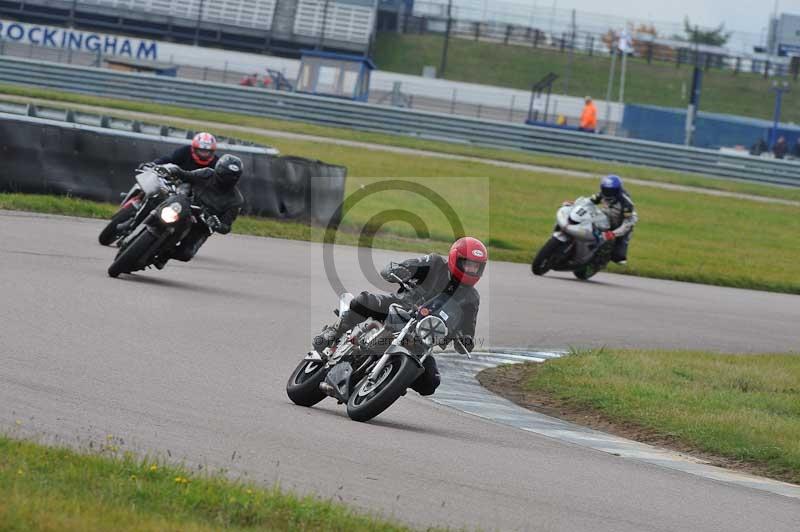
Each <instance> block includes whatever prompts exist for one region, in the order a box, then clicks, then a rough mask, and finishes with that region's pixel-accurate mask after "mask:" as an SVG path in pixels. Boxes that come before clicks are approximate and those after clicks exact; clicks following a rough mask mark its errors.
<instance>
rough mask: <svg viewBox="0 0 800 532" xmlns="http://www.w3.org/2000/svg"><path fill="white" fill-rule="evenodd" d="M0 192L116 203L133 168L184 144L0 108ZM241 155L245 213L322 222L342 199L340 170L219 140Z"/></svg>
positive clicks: (223, 147)
mask: <svg viewBox="0 0 800 532" xmlns="http://www.w3.org/2000/svg"><path fill="white" fill-rule="evenodd" d="M0 139H2V144H1V146H2V150H3V162H4V164H3V167H4V168H3V172H2V175H0V190H1V191H4V192H24V193H31V194H59V195H71V196H76V197H80V198H86V199H90V200H95V201H105V202H112V203H116V202H118V201H119V195H120V193H121V192H127V191H128V189H130V187H131V185H132V184H133V182H134V169H135V168H136V167H137V165H139V163H141V162H145V161H152V160H154V159H156V158H157V157H160V156H162V155H164V154H166V153H170V152H171V151H172V150H174V149H176V148H177V147H179V146H180V145H182V144H186V143H188V142H189V141H188V140H185V139H176V138H170V137H161V136H157V135H147V134H143V133H132V132H126V131H115V130H109V129H103V128H99V127H92V126H86V125H80V124H69V123H64V122H60V121H55V120H48V119H41V118H33V117H24V116H17V115H10V114H5V113H0ZM217 151H218V153H232V154H234V155H236V156H238V157H240V158H241V159H242V162H243V164H244V175H243V176H242V179H241V181H240V186H239V188H240V189H241V191H242V194H243V195H244V197H245V200H246V206H245V209H244V213H245V214H253V215H258V216H269V217H273V218H293V219H307V220H311V221H315V222H320V223H328V222H329V221H330V219H331V217H332V216H334V214H335V213H336V209H337V207H338V206H339V205H340V203H341V202H342V200H343V198H344V187H345V178H346V175H347V169H346V168H345V167H342V166H336V165H331V164H327V163H324V162H322V161H313V160H309V159H302V158H299V157H276V156H274V155H270V153H268V150H267V149H265V148H258V147H251V146H241V145H233V146H229V145H225V144H220V145H219V147H218V150H217Z"/></svg>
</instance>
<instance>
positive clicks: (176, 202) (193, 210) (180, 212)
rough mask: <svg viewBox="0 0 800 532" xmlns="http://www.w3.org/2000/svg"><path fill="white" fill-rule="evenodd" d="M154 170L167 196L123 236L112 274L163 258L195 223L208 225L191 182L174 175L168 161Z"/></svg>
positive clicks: (143, 267) (117, 274)
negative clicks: (171, 175) (193, 197)
mask: <svg viewBox="0 0 800 532" xmlns="http://www.w3.org/2000/svg"><path fill="white" fill-rule="evenodd" d="M153 172H154V173H155V174H157V175H158V176H159V178H160V186H162V187H164V188H165V190H163V191H162V192H160V194H162V195H163V196H164V197H165V199H164V200H163V201H162V202H160V203H158V204H157V205H155V206H154V207H153V208H152V209H150V211H149V212H147V213H146V215H145V216H144V217H143V219H142V221H141V223H139V224H138V225H137V226H136V227H135V228H134V229H133V230H132V231H131V232H130V233H129V234H128V235H126V236H125V237H123V238H121V239H120V241H119V251H118V252H117V255H116V257H115V258H114V262H112V263H111V266H109V267H108V275H109V276H111V277H118V276H119V275H120V274H122V273H132V272H134V271H137V270H143V269H145V268H147V267H148V266H150V265H152V264H153V263H154V261H155V260H156V259H157V258H159V254H160V253H164V252H167V251H169V250H171V249H172V248H173V246H174V245H175V244H177V243H178V242H180V240H181V238H183V237H185V236H186V235H187V234H188V233H189V230H190V229H191V227H192V225H193V224H195V223H202V224H204V225H205V218H206V215H205V211H204V209H203V208H202V207H201V206H199V205H193V204H192V196H191V186H190V185H189V184H188V183H181V182H180V181H179V180H176V179H170V178H169V176H170V170H169V168H168V167H167V166H166V165H165V166H163V167H158V166H157V167H154V168H153ZM140 175H141V174H140ZM209 233H211V230H210V229H209Z"/></svg>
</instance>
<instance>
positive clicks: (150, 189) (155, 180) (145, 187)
mask: <svg viewBox="0 0 800 532" xmlns="http://www.w3.org/2000/svg"><path fill="white" fill-rule="evenodd" d="M136 182H137V183H138V184H139V186H140V187H141V188H142V191H143V192H144V193H145V195H147V196H154V195H155V194H158V192H159V191H160V190H161V178H159V177H158V176H157V175H156V173H155V172H152V171H149V170H148V171H146V172H141V173H140V174H138V175H137V176H136Z"/></svg>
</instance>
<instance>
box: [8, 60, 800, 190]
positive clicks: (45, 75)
mask: <svg viewBox="0 0 800 532" xmlns="http://www.w3.org/2000/svg"><path fill="white" fill-rule="evenodd" d="M0 82H3V83H15V84H22V85H28V86H36V87H47V88H53V89H58V90H66V91H74V92H80V93H84V94H93V95H98V96H106V97H113V98H123V99H131V100H139V101H149V102H157V103H165V104H173V105H180V106H187V107H196V108H202V109H207V110H216V111H226V112H232V113H241V114H247V115H255V116H265V117H271V118H278V119H284V120H296V121H301V122H307V123H314V124H321V125H326V126H333V127H345V128H351V129H357V130H362V131H372V132H380V133H386V134H391V135H405V136H410V137H414V138H420V139H431V140H441V141H447V142H457V143H462V144H468V145H474V146H481V147H492V148H504V149H512V150H520V151H531V152H537V153H546V154H552V155H557V156H569V157H582V158H591V159H597V160H603V161H614V162H620V163H627V164H635V165H643V166H650V167H658V168H668V169H672V170H678V171H685V172H693V173H702V174H707V175H712V176H721V177H732V178H738V179H744V180H748V181H760V182H768V183H779V184H786V185H793V186H800V164H797V163H793V162H789V161H783V160H765V159H759V158H754V157H748V156H738V155H731V154H728V153H722V152H720V151H717V150H706V149H698V148H689V147H683V146H676V145H670V144H662V143H656V142H648V141H640V140H633V139H623V138H616V137H609V136H605V135H595V134H588V133H582V132H574V131H562V130H557V129H553V128H547V127H535V126H527V125H521V124H510V123H507V122H498V121H492V120H479V119H474V118H467V117H460V116H456V115H448V114H442V113H434V112H424V111H418V110H411V109H403V108H392V107H382V106H376V105H372V104H366V103H359V102H351V101H347V100H340V99H336V98H325V97H318V96H311V95H304V94H297V93H289V92H282V91H271V90H263V89H253V88H249V87H232V86H230V85H222V84H217V83H208V82H199V81H189V80H183V79H175V78H166V77H157V76H152V75H142V74H130V73H120V72H114V71H108V70H103V69H96V68H86V67H77V66H67V65H59V64H48V63H37V62H32V61H26V60H21V59H10V58H0Z"/></svg>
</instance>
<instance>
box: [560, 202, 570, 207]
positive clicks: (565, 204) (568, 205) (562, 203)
mask: <svg viewBox="0 0 800 532" xmlns="http://www.w3.org/2000/svg"><path fill="white" fill-rule="evenodd" d="M561 206H562V207H571V206H572V202H571V201H569V200H565V201H562V202H561Z"/></svg>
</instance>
